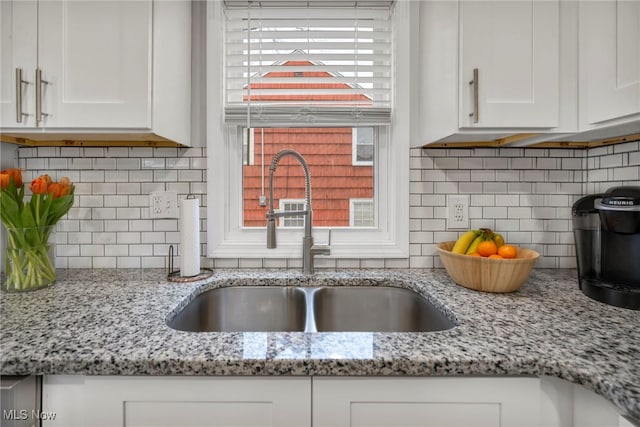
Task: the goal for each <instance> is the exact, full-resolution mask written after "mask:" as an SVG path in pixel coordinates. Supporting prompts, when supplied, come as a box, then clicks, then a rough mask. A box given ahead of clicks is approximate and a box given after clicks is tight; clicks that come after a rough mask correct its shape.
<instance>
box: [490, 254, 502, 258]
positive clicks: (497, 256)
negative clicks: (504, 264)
mask: <svg viewBox="0 0 640 427" xmlns="http://www.w3.org/2000/svg"><path fill="white" fill-rule="evenodd" d="M487 258H493V259H503V257H502V255H498V254H491V255H489V256H488V257H487Z"/></svg>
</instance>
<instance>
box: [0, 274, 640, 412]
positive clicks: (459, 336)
mask: <svg viewBox="0 0 640 427" xmlns="http://www.w3.org/2000/svg"><path fill="white" fill-rule="evenodd" d="M165 274H166V272H165V271H164V270H156V269H152V270H140V269H135V270H111V269H99V270H59V271H58V280H57V282H56V284H55V285H54V286H52V287H51V288H48V289H43V290H39V291H35V292H28V293H23V294H9V293H7V292H4V291H3V292H1V293H0V373H1V374H2V375H22V374H90V375H417V376H429V375H534V376H543V375H549V376H553V377H558V378H561V379H565V380H568V381H571V382H573V383H577V384H581V385H583V386H585V387H587V388H589V389H591V390H594V391H595V392H597V393H598V394H600V395H602V396H604V397H605V398H606V399H608V400H609V401H611V402H612V403H614V404H615V405H616V406H617V407H618V408H619V410H620V411H621V413H622V414H624V415H628V416H631V417H633V418H636V419H640V312H638V311H633V310H627V309H622V308H617V307H612V306H608V305H605V304H602V303H599V302H597V301H593V300H591V299H589V298H587V297H586V296H584V295H583V294H582V293H581V292H580V291H579V289H578V285H577V279H576V271H575V270H544V269H534V271H533V272H532V274H531V277H530V278H529V279H528V281H527V282H526V283H525V284H524V285H523V287H522V288H520V290H518V291H517V292H514V293H510V294H489V293H482V292H476V291H472V290H469V289H465V288H463V287H461V286H458V285H456V284H454V283H453V282H452V281H451V279H450V278H449V277H448V276H447V274H446V272H445V271H444V270H440V269H436V270H401V271H398V270H385V271H374V270H358V271H340V272H321V273H318V274H316V275H314V276H311V277H305V276H303V275H301V274H300V273H298V272H295V271H269V270H248V271H238V270H227V271H222V270H217V271H215V273H214V276H213V277H212V278H210V279H207V280H205V281H200V282H195V283H171V282H167V281H166V276H165ZM338 282H340V283H342V284H347V285H354V286H358V285H380V284H387V285H392V286H400V287H406V288H410V289H413V290H416V291H418V292H420V293H421V294H423V295H424V296H426V297H427V298H428V299H430V300H431V301H432V302H434V303H435V304H436V305H439V306H441V307H443V308H444V309H445V310H446V311H447V312H448V313H449V314H450V315H451V314H453V316H455V319H456V322H457V324H458V325H457V326H456V327H455V328H453V329H450V330H448V331H441V332H427V333H366V332H346V333H336V332H332V333H328V332H325V333H303V332H277V333H262V332H252V333H240V332H238V333H213V332H211V333H203V332H199V333H188V332H181V331H176V330H173V329H171V328H169V327H168V326H167V325H166V319H167V318H170V317H171V316H173V315H174V314H175V313H176V312H177V311H178V310H179V308H180V307H182V306H184V305H185V304H186V303H187V302H188V301H189V300H190V299H191V298H193V296H195V295H197V294H198V293H200V292H202V291H204V290H206V289H210V288H215V287H219V286H229V285H265V286H268V285H298V284H302V285H305V286H322V285H329V286H331V285H336V284H339V283H338Z"/></svg>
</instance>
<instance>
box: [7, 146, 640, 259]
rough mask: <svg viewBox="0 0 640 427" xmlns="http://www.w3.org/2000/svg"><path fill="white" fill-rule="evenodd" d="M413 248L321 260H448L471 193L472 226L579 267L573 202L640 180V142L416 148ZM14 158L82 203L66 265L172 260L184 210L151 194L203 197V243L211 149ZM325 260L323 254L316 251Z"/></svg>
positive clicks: (65, 226) (65, 241)
mask: <svg viewBox="0 0 640 427" xmlns="http://www.w3.org/2000/svg"><path fill="white" fill-rule="evenodd" d="M410 156H411V157H410V168H411V171H410V182H409V183H408V184H409V191H410V200H411V206H410V209H409V228H410V242H411V243H410V245H409V258H405V259H387V260H384V259H371V260H366V259H365V260H360V259H326V258H325V259H322V261H320V265H321V267H319V268H324V269H335V268H407V267H409V268H433V267H442V265H441V264H440V261H439V258H438V255H437V252H436V250H435V246H434V245H435V243H437V242H440V241H444V240H455V239H456V238H457V236H458V235H459V231H455V230H446V217H447V208H446V196H447V195H448V194H467V195H470V196H471V197H470V209H469V215H470V224H471V227H472V228H480V227H490V228H493V229H496V230H498V231H500V232H502V233H503V234H504V235H505V237H506V238H507V241H509V242H511V243H514V244H521V245H525V246H528V247H532V248H534V249H536V250H539V252H541V253H542V254H543V255H544V256H543V257H542V258H541V259H540V260H539V261H538V263H537V264H536V267H538V268H547V267H548V268H565V267H566V268H575V256H574V250H573V233H572V225H571V206H572V205H573V203H574V202H575V200H577V198H579V197H581V196H582V195H584V194H587V193H593V192H598V191H605V190H606V189H608V188H609V187H612V186H614V185H640V183H639V181H640V175H639V174H640V142H631V143H626V144H620V145H615V146H608V147H598V148H593V149H589V150H572V149H567V150H564V149H562V150H556V149H527V148H500V149H496V148H478V149H462V150H458V149H420V148H415V149H411V150H410ZM17 165H19V166H20V167H22V168H23V169H26V170H27V171H28V173H27V174H26V175H28V176H27V178H29V179H30V178H31V175H34V176H33V177H34V178H35V176H37V175H38V174H40V173H48V174H49V175H51V176H52V177H53V178H54V179H59V178H60V177H61V176H69V177H70V178H71V179H72V180H73V181H74V183H75V184H76V196H77V198H76V203H75V206H74V207H73V208H72V210H71V211H70V212H69V214H68V215H67V216H66V217H65V218H64V219H63V220H61V221H60V222H59V223H58V227H57V234H56V241H57V242H58V245H57V259H56V265H57V266H58V267H61V268H81V267H82V268H114V267H118V268H141V267H145V268H166V266H167V254H168V248H169V245H170V244H174V245H176V248H177V244H178V242H179V240H180V239H179V236H180V234H179V231H178V220H176V219H149V210H148V202H149V199H148V196H149V193H150V192H152V191H156V190H172V191H176V192H177V193H178V195H179V199H181V198H184V197H185V196H186V195H187V194H189V193H192V194H197V195H198V197H199V198H200V200H201V206H202V208H201V212H200V214H201V217H202V221H201V231H202V233H201V241H202V250H203V252H202V253H205V252H204V250H205V248H206V233H205V230H206V205H207V197H206V191H207V189H206V179H207V173H206V150H205V149H202V148H189V149H186V148H150V147H130V148H127V147H109V148H101V147H84V148H80V147H60V148H58V147H39V148H38V149H35V148H31V147H25V148H20V149H19V150H18V158H17ZM318 259H320V258H318ZM202 265H203V266H205V265H209V266H215V267H216V268H239V267H247V268H294V269H298V268H300V267H301V260H300V259H291V260H287V259H269V258H265V259H262V260H253V259H240V260H238V259H215V260H208V259H206V258H203V259H202Z"/></svg>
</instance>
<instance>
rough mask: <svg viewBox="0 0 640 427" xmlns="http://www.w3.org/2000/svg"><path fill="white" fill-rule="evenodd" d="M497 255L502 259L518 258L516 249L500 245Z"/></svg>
mask: <svg viewBox="0 0 640 427" xmlns="http://www.w3.org/2000/svg"><path fill="white" fill-rule="evenodd" d="M498 255H501V256H502V258H508V259H513V258H516V257H517V256H518V249H517V248H516V247H515V246H511V245H502V246H500V247H499V248H498Z"/></svg>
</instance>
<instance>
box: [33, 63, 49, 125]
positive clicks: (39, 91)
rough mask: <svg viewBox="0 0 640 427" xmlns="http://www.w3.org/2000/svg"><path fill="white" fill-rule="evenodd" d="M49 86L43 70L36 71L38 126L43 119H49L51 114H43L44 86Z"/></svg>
mask: <svg viewBox="0 0 640 427" xmlns="http://www.w3.org/2000/svg"><path fill="white" fill-rule="evenodd" d="M43 84H45V85H48V84H49V82H48V81H46V80H43V79H42V70H41V69H40V68H37V69H36V124H39V123H40V122H41V121H42V117H43V116H44V117H47V116H48V115H49V114H47V113H43V112H42V85H43Z"/></svg>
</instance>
